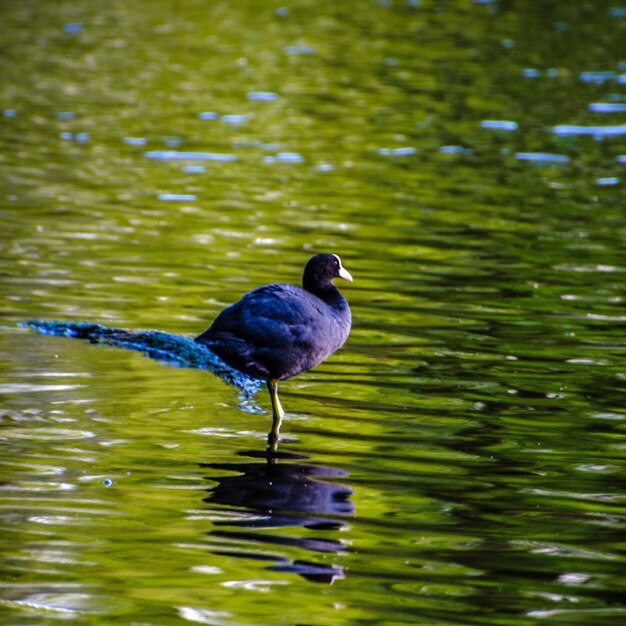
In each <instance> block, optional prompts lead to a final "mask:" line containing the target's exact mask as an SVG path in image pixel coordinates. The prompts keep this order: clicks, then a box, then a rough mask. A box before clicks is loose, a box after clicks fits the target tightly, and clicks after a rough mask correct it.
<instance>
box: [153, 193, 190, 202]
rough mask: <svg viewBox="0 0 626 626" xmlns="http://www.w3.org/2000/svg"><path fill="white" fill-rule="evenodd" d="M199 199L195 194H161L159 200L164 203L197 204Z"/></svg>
mask: <svg viewBox="0 0 626 626" xmlns="http://www.w3.org/2000/svg"><path fill="white" fill-rule="evenodd" d="M197 199H198V196H196V195H195V194H193V193H160V194H159V200H162V201H163V202H195V201H196V200H197Z"/></svg>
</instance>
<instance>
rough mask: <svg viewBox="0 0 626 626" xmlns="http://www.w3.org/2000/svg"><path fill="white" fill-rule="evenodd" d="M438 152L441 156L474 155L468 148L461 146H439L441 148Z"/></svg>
mask: <svg viewBox="0 0 626 626" xmlns="http://www.w3.org/2000/svg"><path fill="white" fill-rule="evenodd" d="M439 152H441V154H462V155H468V154H474V151H473V150H471V149H470V148H464V147H463V146H441V148H439Z"/></svg>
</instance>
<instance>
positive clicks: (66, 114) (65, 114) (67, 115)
mask: <svg viewBox="0 0 626 626" xmlns="http://www.w3.org/2000/svg"><path fill="white" fill-rule="evenodd" d="M75 117H76V113H74V111H60V112H59V113H57V118H58V119H60V120H73V119H74V118H75Z"/></svg>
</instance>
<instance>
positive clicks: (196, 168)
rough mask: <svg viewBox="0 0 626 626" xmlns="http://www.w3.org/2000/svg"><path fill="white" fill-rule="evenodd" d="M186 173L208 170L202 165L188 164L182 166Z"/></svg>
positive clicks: (200, 172)
mask: <svg viewBox="0 0 626 626" xmlns="http://www.w3.org/2000/svg"><path fill="white" fill-rule="evenodd" d="M182 171H183V172H185V174H203V173H204V172H205V171H206V170H205V169H204V167H203V166H202V165H187V166H185V167H183V168H182Z"/></svg>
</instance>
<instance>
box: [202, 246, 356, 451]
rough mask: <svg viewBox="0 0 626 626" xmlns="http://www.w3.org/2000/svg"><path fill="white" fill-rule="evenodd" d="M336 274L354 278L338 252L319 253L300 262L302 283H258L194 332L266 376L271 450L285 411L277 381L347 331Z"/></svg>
mask: <svg viewBox="0 0 626 626" xmlns="http://www.w3.org/2000/svg"><path fill="white" fill-rule="evenodd" d="M334 278H345V279H346V280H352V276H350V273H349V272H348V271H346V270H345V269H344V268H343V267H342V266H341V260H340V259H339V257H338V256H337V255H335V254H318V255H316V256H314V257H313V258H311V259H310V260H309V262H308V263H307V264H306V266H305V268H304V274H303V276H302V287H296V286H295V285H283V284H274V285H266V286H265V287H259V288H258V289H255V290H254V291H251V292H250V293H247V294H246V295H245V296H243V298H242V299H241V300H239V302H236V303H235V304H233V305H232V306H230V307H228V308H227V309H224V310H223V311H222V312H221V313H220V314H219V315H218V316H217V317H216V318H215V321H214V322H213V324H212V325H211V327H210V328H209V329H208V330H206V331H205V332H203V333H202V334H201V335H199V336H198V337H196V341H197V342H199V343H202V344H205V345H206V346H208V347H209V348H210V349H211V350H212V351H213V352H215V353H216V354H217V355H218V356H219V357H221V358H222V359H223V360H224V361H225V362H226V363H227V364H228V365H230V366H231V367H234V368H235V369H237V370H239V371H241V372H244V373H245V374H248V375H249V376H252V377H254V378H259V379H261V380H264V381H266V383H267V386H268V389H269V391H270V396H271V399H272V414H273V425H272V430H271V432H270V434H269V436H268V441H269V444H270V450H271V451H275V450H276V446H277V445H278V429H279V426H280V420H281V418H282V416H283V410H282V407H281V406H280V401H279V399H278V381H280V380H286V379H287V378H292V377H293V376H297V375H298V374H302V372H306V371H308V370H310V369H311V368H313V367H315V366H316V365H319V364H320V363H321V362H322V361H324V360H325V359H326V358H327V357H329V356H330V355H331V354H332V353H333V352H335V351H337V350H338V349H339V348H341V346H342V345H343V344H344V343H345V342H346V339H347V338H348V335H349V334H350V327H351V325H352V315H351V313H350V307H349V306H348V303H347V302H346V300H345V298H344V297H343V296H342V295H341V293H340V292H339V289H337V287H335V286H334V285H333V283H332V281H333V279H334Z"/></svg>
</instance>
